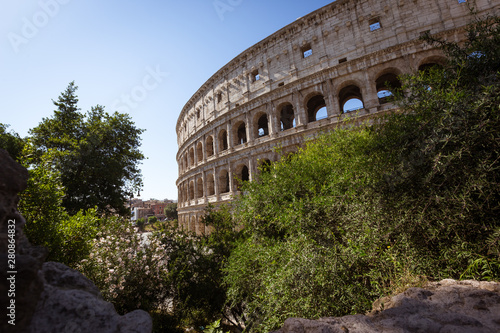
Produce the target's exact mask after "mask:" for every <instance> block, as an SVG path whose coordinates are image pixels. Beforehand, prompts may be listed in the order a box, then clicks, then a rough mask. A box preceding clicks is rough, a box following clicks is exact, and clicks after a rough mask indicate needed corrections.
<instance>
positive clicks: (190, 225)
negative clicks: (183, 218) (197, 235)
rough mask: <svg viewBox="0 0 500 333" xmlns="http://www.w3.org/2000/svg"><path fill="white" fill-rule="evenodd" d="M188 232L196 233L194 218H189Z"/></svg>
mask: <svg viewBox="0 0 500 333" xmlns="http://www.w3.org/2000/svg"><path fill="white" fill-rule="evenodd" d="M189 231H191V232H196V217H194V216H191V223H189Z"/></svg>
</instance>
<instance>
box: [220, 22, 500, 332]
mask: <svg viewBox="0 0 500 333" xmlns="http://www.w3.org/2000/svg"><path fill="white" fill-rule="evenodd" d="M499 23H500V21H499V19H498V18H492V19H487V20H486V21H478V22H475V23H474V24H472V25H471V26H470V28H469V30H468V31H469V32H468V41H466V43H464V44H461V45H458V44H455V43H449V42H443V41H436V40H433V39H432V38H430V37H427V40H428V42H430V43H439V44H440V45H441V46H442V48H443V50H444V52H445V53H446V55H447V56H448V57H449V59H450V61H449V62H448V64H446V66H445V67H443V68H440V69H439V68H437V69H432V70H430V71H426V72H424V73H420V74H416V75H407V76H404V77H402V78H401V80H402V89H401V91H400V92H399V94H397V103H398V105H399V106H400V108H401V110H402V111H403V112H401V113H397V114H394V115H390V116H388V117H387V118H386V119H384V121H383V122H381V124H380V125H372V126H370V127H363V126H361V127H358V128H349V126H350V124H348V123H347V124H345V126H344V129H336V130H335V131H334V132H332V133H328V134H325V135H323V136H320V137H319V138H318V139H316V140H315V141H313V142H309V143H307V145H306V147H305V149H302V150H300V151H299V152H298V153H297V154H294V155H291V156H287V157H285V158H282V159H281V160H280V161H278V162H276V163H274V164H272V165H271V166H270V167H268V168H267V170H266V172H262V173H261V174H260V177H259V179H258V180H257V181H255V182H252V183H248V184H246V185H245V186H244V188H243V193H245V195H243V196H242V197H240V198H239V199H238V200H236V202H235V206H236V208H235V213H234V216H235V217H236V221H237V223H238V224H241V225H243V226H244V229H243V230H244V231H243V233H244V238H243V239H242V240H241V241H240V242H239V243H238V244H237V246H236V248H235V249H234V250H233V251H232V252H231V254H230V257H229V260H228V262H227V265H226V266H224V272H225V276H224V282H225V283H226V284H227V297H228V302H229V303H228V304H229V305H230V306H240V307H242V308H243V316H242V318H246V320H245V324H246V329H247V330H249V331H257V332H264V331H272V330H275V329H276V328H278V327H279V326H281V325H282V323H283V321H284V320H285V319H286V318H288V317H297V316H298V317H306V318H318V317H322V316H340V315H345V314H350V313H359V312H364V311H365V310H367V309H369V306H370V304H371V302H372V301H373V300H374V299H375V298H377V297H380V296H381V295H383V294H388V293H391V292H393V291H395V290H400V288H402V287H407V286H408V284H416V285H418V284H420V283H422V281H425V280H426V279H427V278H430V279H441V278H445V277H451V278H460V277H461V276H462V277H467V278H470V277H473V278H482V279H499V278H500V270H499V268H500V257H499V254H498V253H499V241H498V239H499V237H498V234H499V231H498V230H499V227H500V220H499V218H498V216H500V215H499V213H500V212H499V209H500V205H499V199H500V192H499V191H500V184H499V181H500V138H499V135H500V118H499V117H500V112H499V111H500V109H499V105H500V94H499V93H500V80H499V78H500V73H499V72H498V68H500V66H499V59H500V58H499V54H500V43H499V38H500V24H499ZM403 92H404V94H403Z"/></svg>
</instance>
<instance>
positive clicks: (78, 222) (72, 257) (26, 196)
mask: <svg viewBox="0 0 500 333" xmlns="http://www.w3.org/2000/svg"><path fill="white" fill-rule="evenodd" d="M31 149H32V146H31V145H30V144H29V141H28V144H26V145H25V148H24V150H23V153H22V161H21V162H22V163H23V164H24V165H31V167H30V168H29V169H28V172H29V178H28V186H27V188H26V190H24V191H23V192H22V193H21V194H20V201H19V211H20V212H21V213H22V215H23V216H24V218H25V219H26V226H25V228H24V232H25V234H26V236H27V237H28V239H29V240H30V242H31V243H32V244H34V245H41V246H43V247H45V248H46V249H47V250H48V257H47V260H50V261H57V262H61V263H64V264H66V265H68V266H70V267H75V266H76V264H77V263H79V262H80V260H82V259H84V258H85V257H86V256H88V254H89V253H90V241H91V240H92V239H93V238H94V237H95V236H96V234H97V231H98V226H99V225H100V224H101V223H102V220H101V218H100V217H99V216H98V214H97V212H96V211H95V209H89V210H87V211H83V210H82V211H79V212H78V213H77V214H75V215H73V216H70V215H69V214H68V213H67V212H66V210H65V209H64V207H63V206H62V201H63V198H64V187H63V185H62V182H61V178H60V173H59V172H58V171H57V170H54V169H53V168H52V167H51V166H52V164H53V158H54V154H53V151H52V150H49V151H47V152H46V153H45V154H43V156H42V157H41V160H39V162H38V163H37V164H33V163H31V159H32V158H33V157H32V156H34V154H33V152H32V150H31Z"/></svg>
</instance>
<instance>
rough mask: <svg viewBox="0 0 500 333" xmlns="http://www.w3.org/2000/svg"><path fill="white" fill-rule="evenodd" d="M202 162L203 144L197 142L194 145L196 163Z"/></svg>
mask: <svg viewBox="0 0 500 333" xmlns="http://www.w3.org/2000/svg"><path fill="white" fill-rule="evenodd" d="M202 161H203V143H202V142H201V141H199V142H198V143H197V144H196V162H197V163H201V162H202Z"/></svg>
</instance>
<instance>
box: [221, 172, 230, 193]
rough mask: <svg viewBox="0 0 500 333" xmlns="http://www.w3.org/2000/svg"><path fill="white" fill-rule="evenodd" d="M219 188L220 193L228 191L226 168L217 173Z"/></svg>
mask: <svg viewBox="0 0 500 333" xmlns="http://www.w3.org/2000/svg"><path fill="white" fill-rule="evenodd" d="M219 189H220V193H227V192H229V173H228V172H227V170H222V171H221V172H220V174H219Z"/></svg>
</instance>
